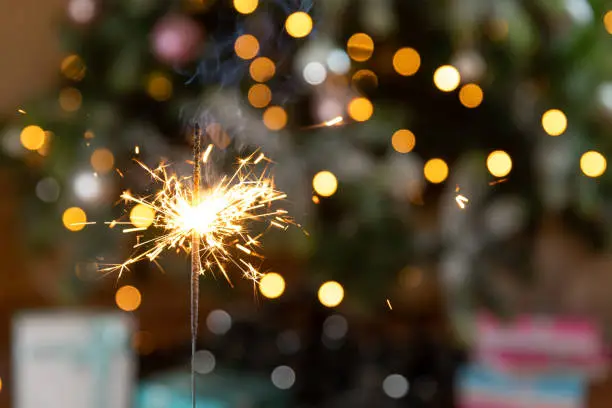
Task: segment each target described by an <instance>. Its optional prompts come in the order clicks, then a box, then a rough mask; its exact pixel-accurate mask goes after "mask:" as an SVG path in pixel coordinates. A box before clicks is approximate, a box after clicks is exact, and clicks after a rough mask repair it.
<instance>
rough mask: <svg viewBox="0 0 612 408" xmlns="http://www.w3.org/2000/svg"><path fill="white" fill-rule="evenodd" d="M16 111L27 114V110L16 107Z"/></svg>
mask: <svg viewBox="0 0 612 408" xmlns="http://www.w3.org/2000/svg"><path fill="white" fill-rule="evenodd" d="M17 112H19V113H21V114H22V115H27V112H26V111H24V110H23V109H17Z"/></svg>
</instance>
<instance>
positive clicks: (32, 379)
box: [12, 312, 135, 408]
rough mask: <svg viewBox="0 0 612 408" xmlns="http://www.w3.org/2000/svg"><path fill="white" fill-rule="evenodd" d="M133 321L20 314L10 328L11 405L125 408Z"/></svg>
mask: <svg viewBox="0 0 612 408" xmlns="http://www.w3.org/2000/svg"><path fill="white" fill-rule="evenodd" d="M133 330H134V322H133V320H132V318H131V317H130V316H129V315H127V314H122V313H115V312H112V313H76V312H46V313H23V314H21V315H19V316H18V317H16V318H15V319H14V324H13V344H12V347H13V387H14V392H13V398H14V403H13V407H15V408H41V407H45V408H128V407H130V406H131V401H132V393H131V391H132V388H133V383H134V375H135V358H134V356H133V353H132V347H131V338H132V333H133Z"/></svg>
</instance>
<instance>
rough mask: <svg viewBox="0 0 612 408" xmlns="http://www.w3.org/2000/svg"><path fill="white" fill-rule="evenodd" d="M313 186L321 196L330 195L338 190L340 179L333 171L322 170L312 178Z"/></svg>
mask: <svg viewBox="0 0 612 408" xmlns="http://www.w3.org/2000/svg"><path fill="white" fill-rule="evenodd" d="M312 188H314V191H316V193H317V194H319V195H320V196H322V197H330V196H332V195H334V193H335V192H336V190H338V179H337V178H336V176H335V175H334V173H332V172H331V171H327V170H323V171H320V172H318V173H317V174H315V176H314V177H313V178H312Z"/></svg>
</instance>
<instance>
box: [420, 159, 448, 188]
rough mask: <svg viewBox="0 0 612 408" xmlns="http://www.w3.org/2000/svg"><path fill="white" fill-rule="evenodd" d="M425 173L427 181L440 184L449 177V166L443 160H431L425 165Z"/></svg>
mask: <svg viewBox="0 0 612 408" xmlns="http://www.w3.org/2000/svg"><path fill="white" fill-rule="evenodd" d="M423 173H424V175H425V178H426V179H427V181H429V182H430V183H433V184H439V183H442V182H443V181H444V180H446V178H447V177H448V165H447V164H446V162H445V161H444V160H442V159H431V160H429V161H428V162H427V163H425V167H424V168H423Z"/></svg>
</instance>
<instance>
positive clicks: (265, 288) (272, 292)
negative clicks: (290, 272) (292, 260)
mask: <svg viewBox="0 0 612 408" xmlns="http://www.w3.org/2000/svg"><path fill="white" fill-rule="evenodd" d="M259 292H260V293H261V294H262V295H263V296H265V297H267V298H268V299H276V298H278V297H280V296H281V295H282V294H283V293H284V292H285V279H283V277H282V276H281V275H279V274H278V273H274V272H269V273H266V274H265V275H264V276H263V277H262V278H261V279H260V280H259Z"/></svg>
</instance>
